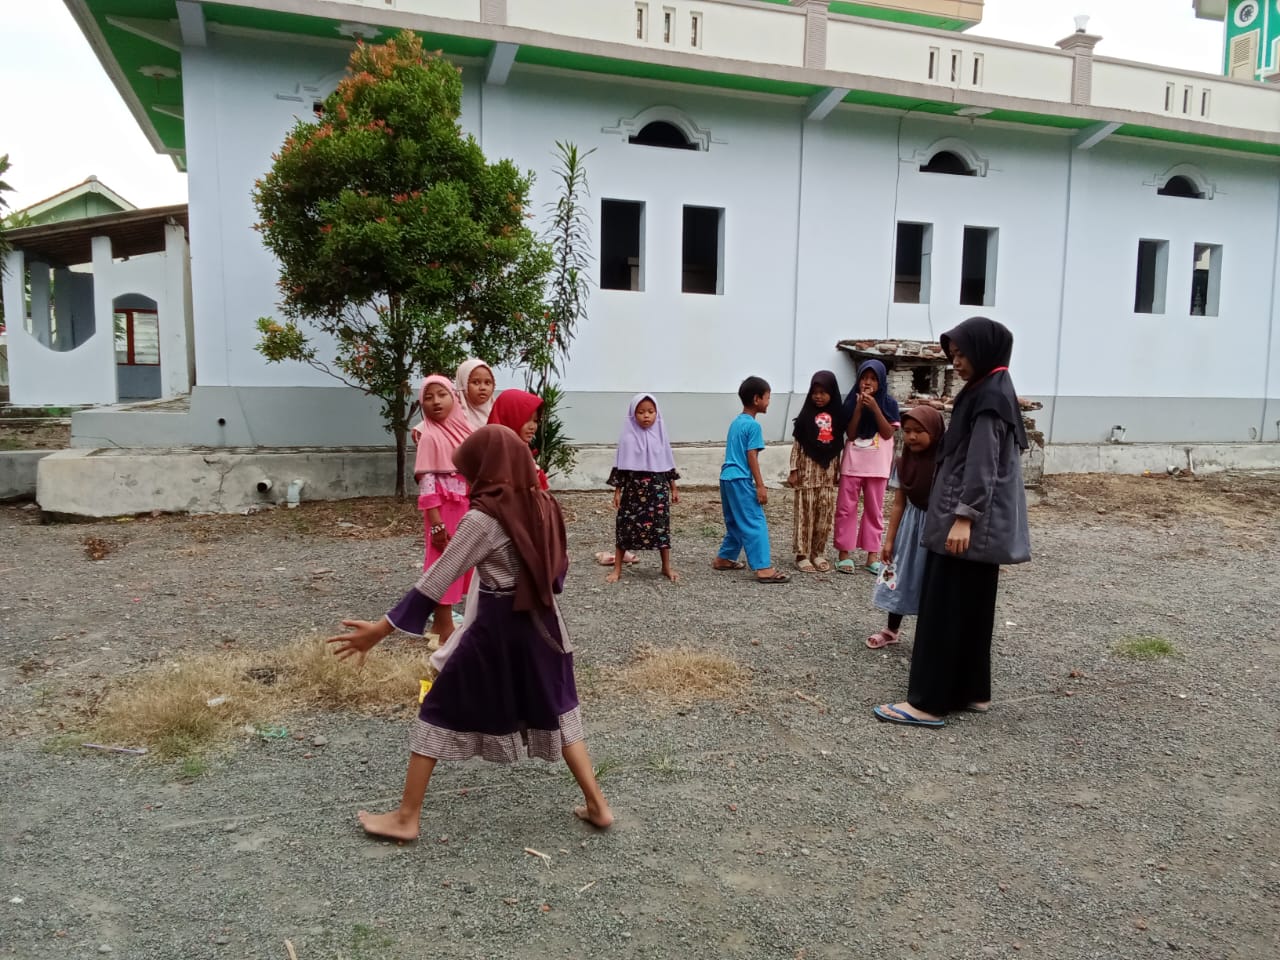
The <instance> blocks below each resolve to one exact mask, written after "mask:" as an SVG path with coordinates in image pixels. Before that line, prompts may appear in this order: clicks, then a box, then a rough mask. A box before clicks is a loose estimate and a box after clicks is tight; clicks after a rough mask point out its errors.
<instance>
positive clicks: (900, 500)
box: [867, 406, 946, 650]
mask: <svg viewBox="0 0 1280 960" xmlns="http://www.w3.org/2000/svg"><path fill="white" fill-rule="evenodd" d="M945 429H946V428H945V426H944V425H943V422H942V414H940V413H939V412H938V411H937V410H935V409H933V407H924V406H920V407H912V408H911V409H910V410H908V411H907V412H906V413H904V414H903V415H902V447H903V450H902V456H901V457H899V458H898V465H897V467H896V468H895V469H894V472H893V476H891V477H890V478H889V486H890V487H892V488H894V496H893V508H892V510H891V511H890V514H889V530H888V532H887V533H886V534H885V537H884V556H885V558H886V560H887V561H888V562H889V563H890V564H892V567H891V569H890V570H887V571H886V572H885V573H884V575H883V577H884V579H882V580H881V582H879V583H877V584H876V589H875V592H874V593H873V594H872V597H871V602H872V603H874V604H875V605H876V606H877V607H879V608H880V609H881V610H884V611H885V612H887V613H888V614H889V623H888V625H887V626H886V627H885V628H884V629H883V630H881V631H880V632H879V633H873V634H872V635H871V636H869V637H867V646H868V647H870V648H871V649H872V650H879V649H881V648H882V647H887V646H889V645H890V644H892V643H897V642H898V633H899V631H900V630H901V629H902V618H903V617H908V616H914V615H915V614H916V613H917V612H918V610H919V609H920V586H921V584H922V583H923V581H924V562H925V552H926V551H925V549H924V547H923V546H922V545H921V543H920V534H921V532H922V531H923V529H924V512H925V511H926V510H927V509H928V508H929V490H930V488H931V487H932V486H933V465H934V461H935V460H937V458H938V442H939V441H940V440H941V439H942V434H943V431H944V430H945ZM890 573H892V579H889V574H890Z"/></svg>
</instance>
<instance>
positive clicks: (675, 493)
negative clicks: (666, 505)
mask: <svg viewBox="0 0 1280 960" xmlns="http://www.w3.org/2000/svg"><path fill="white" fill-rule="evenodd" d="M671 502H672V503H679V502H680V491H679V490H677V489H676V485H675V484H674V483H673V484H672V485H671Z"/></svg>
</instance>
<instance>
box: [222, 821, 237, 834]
mask: <svg viewBox="0 0 1280 960" xmlns="http://www.w3.org/2000/svg"><path fill="white" fill-rule="evenodd" d="M222 829H223V831H224V832H226V833H235V832H236V830H237V829H239V827H238V826H237V825H236V824H234V823H228V824H227V825H226V826H225V827H223V828H222Z"/></svg>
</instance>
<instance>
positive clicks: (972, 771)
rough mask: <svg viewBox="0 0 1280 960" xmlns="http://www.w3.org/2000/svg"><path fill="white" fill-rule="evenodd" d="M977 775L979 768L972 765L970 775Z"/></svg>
mask: <svg viewBox="0 0 1280 960" xmlns="http://www.w3.org/2000/svg"><path fill="white" fill-rule="evenodd" d="M977 775H978V768H977V767H970V768H969V776H971V777H976V776H977Z"/></svg>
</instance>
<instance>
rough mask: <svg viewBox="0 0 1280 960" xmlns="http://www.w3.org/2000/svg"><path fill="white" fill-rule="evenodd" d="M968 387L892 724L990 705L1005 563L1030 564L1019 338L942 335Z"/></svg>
mask: <svg viewBox="0 0 1280 960" xmlns="http://www.w3.org/2000/svg"><path fill="white" fill-rule="evenodd" d="M941 342H942V349H943V350H944V351H946V353H947V354H948V355H949V356H950V357H951V363H952V365H953V366H954V367H955V371H956V375H957V376H959V377H960V379H962V380H964V381H965V386H964V389H963V390H961V391H960V393H959V395H958V396H957V397H956V402H955V407H954V408H953V410H952V413H951V425H950V426H949V427H948V428H947V433H946V437H945V438H944V440H943V441H942V444H941V447H940V452H939V455H938V463H937V469H936V472H935V478H934V483H933V490H932V492H931V493H930V494H929V509H928V511H927V512H926V514H925V520H924V533H923V543H924V545H925V547H926V548H927V551H928V552H927V554H926V556H925V566H924V583H923V586H922V588H921V598H920V618H919V620H918V621H917V622H916V638H915V643H914V644H913V647H912V651H911V679H910V681H909V683H908V685H907V699H906V700H904V701H902V702H900V703H886V704H881V705H880V706H878V707H876V708H875V710H874V713H875V715H876V718H877V719H879V720H884V721H886V722H888V723H902V724H909V725H912V726H921V727H941V726H942V725H943V723H944V721H943V719H942V718H943V716H945V715H946V714H948V713H950V712H952V711H953V710H973V711H976V712H978V713H985V712H986V710H987V708H988V707H989V706H990V705H991V634H992V630H993V628H994V626H995V612H996V590H997V588H998V586H999V581H1000V564H1002V563H1026V562H1027V561H1028V560H1030V559H1031V535H1030V533H1029V532H1028V529H1027V496H1026V491H1025V490H1024V489H1023V486H1022V459H1021V457H1022V451H1023V450H1025V449H1026V448H1027V431H1026V427H1025V426H1024V425H1023V422H1022V410H1021V408H1020V406H1019V404H1018V395H1017V393H1016V392H1015V391H1014V389H1013V380H1012V379H1011V378H1010V377H1009V358H1010V356H1011V355H1012V354H1013V334H1012V333H1010V332H1009V331H1008V330H1007V329H1006V328H1005V327H1004V326H1003V325H1001V324H999V323H996V322H995V321H994V320H988V319H987V318H986V317H971V318H969V319H968V320H966V321H965V322H964V323H962V324H960V325H959V326H958V327H956V328H955V329H954V330H949V331H947V332H946V333H944V334H943V335H942V338H941Z"/></svg>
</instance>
